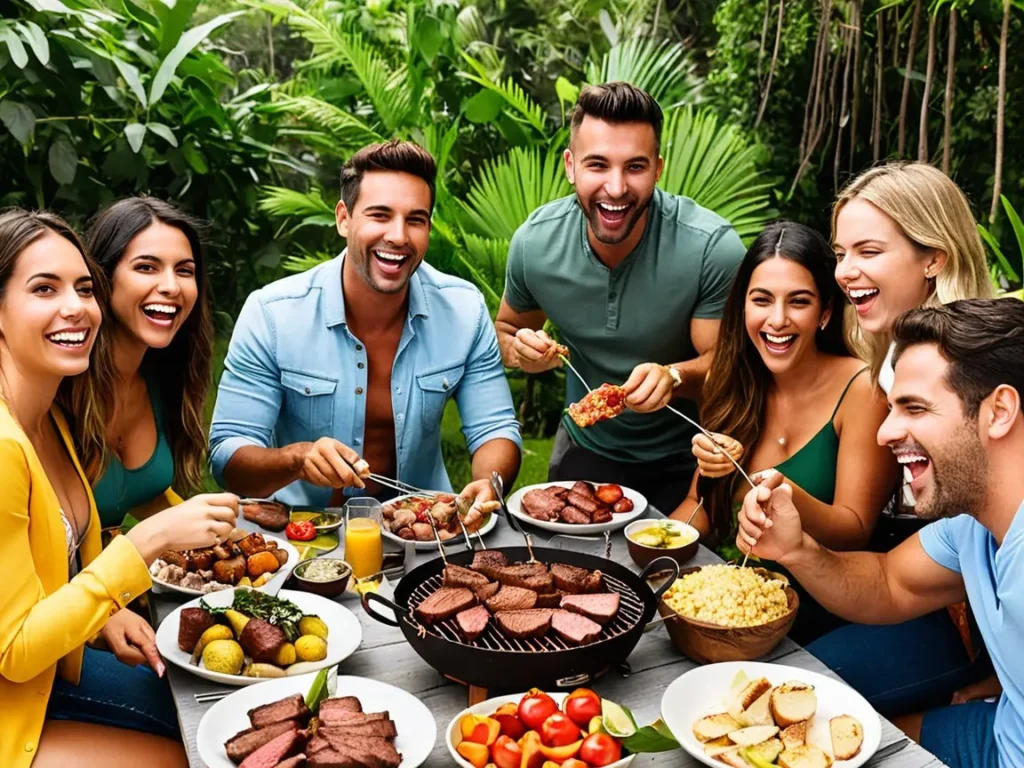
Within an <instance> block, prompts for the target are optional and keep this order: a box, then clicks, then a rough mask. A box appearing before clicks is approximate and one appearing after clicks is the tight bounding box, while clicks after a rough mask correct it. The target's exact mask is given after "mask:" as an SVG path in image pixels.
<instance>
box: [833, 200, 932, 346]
mask: <svg viewBox="0 0 1024 768" xmlns="http://www.w3.org/2000/svg"><path fill="white" fill-rule="evenodd" d="M834 246H835V251H836V259H837V265H836V281H837V282H838V283H839V286H840V287H841V288H842V289H843V290H844V291H845V292H846V295H847V296H849V297H850V301H851V302H852V303H853V306H854V308H855V309H856V310H857V322H858V323H860V327H861V328H863V329H864V330H865V331H867V332H868V333H888V332H889V331H891V330H892V327H893V325H894V324H895V323H896V319H897V318H898V317H899V316H900V315H902V314H903V313H904V312H906V311H908V310H911V309H914V308H915V307H919V306H921V305H922V304H923V303H924V302H925V299H927V298H928V295H929V293H930V291H931V287H930V284H929V281H928V278H927V277H926V275H925V272H926V271H927V272H928V273H929V274H930V275H931V276H933V277H934V276H935V275H936V274H937V273H938V272H939V270H941V269H942V266H943V264H944V263H945V254H943V253H941V252H938V251H932V250H924V251H923V250H922V249H920V248H919V247H917V246H916V245H915V244H914V243H913V242H911V240H910V239H909V238H908V237H907V236H906V235H905V234H904V233H903V230H902V229H900V227H899V226H898V225H897V224H896V222H895V221H894V220H893V219H892V218H891V217H890V216H888V215H886V214H885V213H883V212H882V211H881V210H879V209H878V208H877V207H875V206H874V205H873V204H871V203H869V202H868V201H867V200H862V199H860V198H854V199H852V200H850V201H849V202H848V203H846V204H845V205H844V206H843V208H842V210H840V211H839V216H838V217H837V218H836V233H835V243H834Z"/></svg>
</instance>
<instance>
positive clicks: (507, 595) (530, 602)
mask: <svg viewBox="0 0 1024 768" xmlns="http://www.w3.org/2000/svg"><path fill="white" fill-rule="evenodd" d="M536 604H537V593H536V592H534V591H532V590H529V589H523V588H522V587H511V586H509V585H507V584H506V585H505V586H503V587H502V588H501V591H500V592H498V594H496V595H495V596H494V597H492V598H491V599H490V600H488V601H487V608H488V610H490V611H491V612H492V613H497V612H498V611H518V610H524V609H526V608H533V606H535V605H536Z"/></svg>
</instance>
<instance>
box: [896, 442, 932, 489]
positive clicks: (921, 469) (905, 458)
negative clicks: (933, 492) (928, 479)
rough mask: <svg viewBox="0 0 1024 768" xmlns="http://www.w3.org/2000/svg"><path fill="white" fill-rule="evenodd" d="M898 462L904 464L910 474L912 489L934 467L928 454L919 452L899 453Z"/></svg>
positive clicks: (897, 455)
mask: <svg viewBox="0 0 1024 768" xmlns="http://www.w3.org/2000/svg"><path fill="white" fill-rule="evenodd" d="M896 461H898V462H899V463H900V464H902V465H903V467H904V469H905V470H908V471H909V472H910V477H911V487H915V486H916V485H917V481H918V480H920V479H921V477H922V476H923V475H924V474H925V472H927V471H928V469H929V468H930V467H931V465H932V460H931V459H930V458H928V454H927V453H925V452H924V451H919V450H913V451H903V452H900V453H897V454H896Z"/></svg>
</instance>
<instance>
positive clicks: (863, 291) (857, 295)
mask: <svg viewBox="0 0 1024 768" xmlns="http://www.w3.org/2000/svg"><path fill="white" fill-rule="evenodd" d="M876 293H878V289H877V288H851V289H850V298H851V299H863V298H864V297H865V296H874V295H875V294H876Z"/></svg>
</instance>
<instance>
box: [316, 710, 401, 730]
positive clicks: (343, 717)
mask: <svg viewBox="0 0 1024 768" xmlns="http://www.w3.org/2000/svg"><path fill="white" fill-rule="evenodd" d="M390 719H391V715H389V714H388V713H387V712H349V711H347V710H344V709H335V710H331V711H330V712H327V713H326V714H324V713H323V712H321V713H320V726H321V727H323V726H328V727H330V726H335V725H357V724H359V723H374V722H377V721H378V720H390Z"/></svg>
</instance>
